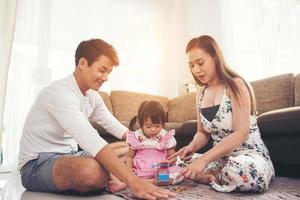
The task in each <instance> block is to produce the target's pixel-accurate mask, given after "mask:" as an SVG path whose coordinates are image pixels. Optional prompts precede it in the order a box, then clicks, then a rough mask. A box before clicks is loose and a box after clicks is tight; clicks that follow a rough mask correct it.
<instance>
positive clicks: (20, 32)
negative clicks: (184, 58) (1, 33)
mask: <svg viewBox="0 0 300 200" xmlns="http://www.w3.org/2000/svg"><path fill="white" fill-rule="evenodd" d="M172 6H173V5H172V1H157V0H143V1H141V0H126V1H124V0H101V1H99V0H42V1H40V0H22V1H20V2H19V6H18V19H17V24H16V31H15V39H14V43H13V49H12V57H11V64H10V71H9V78H8V86H7V97H6V107H5V117H4V124H5V127H6V129H5V132H4V134H3V137H4V147H5V149H4V161H5V163H7V164H17V155H18V151H19V141H20V137H21V134H22V127H23V124H24V120H25V117H26V115H27V113H28V110H29V109H30V106H31V105H32V104H33V102H34V100H35V98H36V96H37V94H38V92H39V91H40V90H41V89H42V88H44V87H45V86H46V85H47V84H49V83H50V82H52V81H54V80H56V79H59V78H62V77H64V76H66V75H68V74H70V73H72V72H73V70H74V68H75V63H74V52H75V50H76V47H77V45H78V43H79V42H80V41H82V40H85V39H90V38H101V39H104V40H105V41H107V42H109V43H111V44H112V45H113V46H114V47H115V48H116V49H117V51H118V52H119V56H120V60H121V64H120V66H119V67H117V68H115V69H114V70H113V72H112V74H111V76H110V80H109V81H108V82H107V83H105V84H104V85H103V87H102V88H101V89H102V90H105V91H110V90H113V89H123V90H131V91H139V92H145V93H150V94H156V95H164V96H176V95H177V83H176V82H171V81H173V77H175V74H176V73H177V72H176V69H177V68H178V67H177V66H174V63H173V62H172V61H170V60H171V57H172V55H171V53H170V52H172V41H171V40H170V38H171V36H172V34H171V31H172V26H173V25H172V24H173V23H176V22H175V21H173V22H172V21H171V20H170V19H171V17H170V16H171V15H176V14H174V13H173V12H171V11H172ZM176 6H178V3H177V4H176ZM178 15H179V16H180V13H178ZM176 39H177V38H176ZM166 83H170V84H166Z"/></svg>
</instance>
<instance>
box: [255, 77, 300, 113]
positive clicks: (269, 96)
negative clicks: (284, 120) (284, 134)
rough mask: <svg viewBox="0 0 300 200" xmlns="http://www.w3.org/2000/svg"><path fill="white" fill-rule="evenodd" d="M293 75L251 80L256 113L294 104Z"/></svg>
mask: <svg viewBox="0 0 300 200" xmlns="http://www.w3.org/2000/svg"><path fill="white" fill-rule="evenodd" d="M294 79H295V77H294V75H293V74H283V75H279V76H273V77H270V78H266V79H262V80H257V81H253V82H251V85H252V86H253V89H254V93H255V97H256V106H257V111H258V114H261V113H264V112H267V111H270V110H276V109H281V108H287V107H292V106H294Z"/></svg>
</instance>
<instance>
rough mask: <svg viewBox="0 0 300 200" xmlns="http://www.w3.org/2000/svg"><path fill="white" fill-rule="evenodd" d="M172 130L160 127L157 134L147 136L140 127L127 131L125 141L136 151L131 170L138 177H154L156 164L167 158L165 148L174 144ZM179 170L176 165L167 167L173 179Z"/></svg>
mask: <svg viewBox="0 0 300 200" xmlns="http://www.w3.org/2000/svg"><path fill="white" fill-rule="evenodd" d="M174 132H175V131H174V130H170V131H166V130H164V129H162V130H161V131H160V133H159V134H158V135H157V136H155V137H152V138H147V137H146V136H145V135H144V133H143V131H142V129H138V130H136V131H135V132H132V131H129V133H128V135H127V141H126V142H127V143H128V145H129V146H130V148H131V149H132V150H135V152H136V153H135V157H134V158H133V170H134V172H135V174H136V175H137V176H138V177H141V178H145V179H150V178H154V176H155V167H156V166H157V164H159V163H161V162H162V161H166V160H167V157H168V156H167V149H170V148H173V147H175V146H176V140H175V138H174ZM181 170H182V169H181V168H180V167H178V166H171V167H169V174H170V178H173V179H174V178H175V177H176V176H177V175H178V174H179V172H180V171H181Z"/></svg>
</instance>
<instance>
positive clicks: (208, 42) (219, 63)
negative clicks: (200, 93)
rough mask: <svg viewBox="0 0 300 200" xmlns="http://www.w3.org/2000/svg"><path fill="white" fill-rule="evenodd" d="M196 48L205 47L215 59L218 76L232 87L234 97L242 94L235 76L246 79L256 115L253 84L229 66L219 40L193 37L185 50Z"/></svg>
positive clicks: (206, 36)
mask: <svg viewBox="0 0 300 200" xmlns="http://www.w3.org/2000/svg"><path fill="white" fill-rule="evenodd" d="M195 48H199V49H203V50H204V51H206V52H207V53H208V54H209V55H210V56H211V57H212V58H213V59H214V61H215V64H216V70H217V73H218V76H219V77H220V78H221V79H222V80H224V81H225V83H226V84H227V85H228V87H229V88H230V89H231V91H232V92H233V96H234V98H236V99H237V98H238V94H240V89H239V88H238V86H237V85H236V83H235V82H234V80H233V78H240V79H242V80H243V81H244V83H245V84H246V86H247V89H248V91H249V94H250V98H251V114H253V115H256V114H257V113H256V100H255V95H254V91H253V89H252V87H251V85H250V84H249V83H248V82H247V81H246V80H245V79H244V78H243V77H242V76H240V75H239V74H238V73H236V72H235V71H233V70H232V69H231V68H230V67H229V66H228V64H227V63H226V62H225V59H224V56H223V53H222V51H221V49H220V47H219V45H218V44H217V42H216V41H215V40H214V38H212V37H211V36H208V35H202V36H200V37H198V38H193V39H191V40H190V41H189V43H188V44H187V46H186V50H185V52H186V53H188V52H190V51H191V50H192V49H195ZM192 75H193V73H192ZM193 77H194V79H195V81H196V83H197V84H198V85H200V86H203V85H204V84H203V83H201V82H200V81H199V80H198V79H197V78H196V77H195V76H194V75H193Z"/></svg>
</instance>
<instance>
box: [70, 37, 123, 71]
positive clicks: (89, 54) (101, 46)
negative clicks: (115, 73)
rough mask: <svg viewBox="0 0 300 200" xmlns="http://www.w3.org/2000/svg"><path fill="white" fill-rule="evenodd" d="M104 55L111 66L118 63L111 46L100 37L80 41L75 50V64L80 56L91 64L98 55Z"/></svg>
mask: <svg viewBox="0 0 300 200" xmlns="http://www.w3.org/2000/svg"><path fill="white" fill-rule="evenodd" d="M101 55H103V56H106V57H108V58H109V59H110V61H111V62H112V64H113V66H118V65H119V58H118V55H117V52H116V50H115V49H114V47H113V46H111V45H110V44H108V43H107V42H105V41H103V40H101V39H90V40H85V41H82V42H80V44H79V45H78V47H77V49H76V52H75V64H76V66H77V65H78V62H79V59H80V58H85V59H86V60H87V62H88V65H89V66H91V65H92V64H93V62H95V60H96V59H97V58H98V57H99V56H101Z"/></svg>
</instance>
